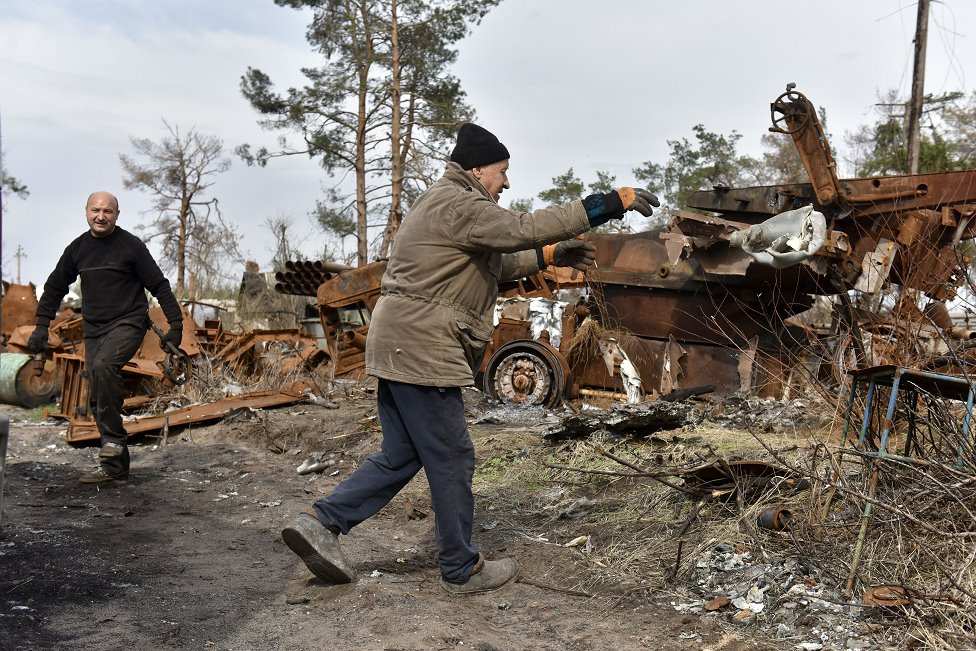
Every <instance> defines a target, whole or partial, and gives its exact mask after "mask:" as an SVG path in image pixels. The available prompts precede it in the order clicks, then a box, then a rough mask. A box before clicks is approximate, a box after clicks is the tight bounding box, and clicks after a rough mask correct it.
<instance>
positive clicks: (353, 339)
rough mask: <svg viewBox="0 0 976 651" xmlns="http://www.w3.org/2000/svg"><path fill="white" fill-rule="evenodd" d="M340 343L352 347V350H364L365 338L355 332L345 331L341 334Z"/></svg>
mask: <svg viewBox="0 0 976 651" xmlns="http://www.w3.org/2000/svg"><path fill="white" fill-rule="evenodd" d="M342 341H343V343H345V344H346V345H347V346H352V347H353V348H358V349H359V350H366V336H365V335H362V334H360V333H358V332H356V331H355V330H346V331H345V332H343V333H342Z"/></svg>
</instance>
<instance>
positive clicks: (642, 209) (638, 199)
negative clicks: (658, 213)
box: [617, 188, 661, 217]
mask: <svg viewBox="0 0 976 651" xmlns="http://www.w3.org/2000/svg"><path fill="white" fill-rule="evenodd" d="M617 194H619V195H620V201H621V202H622V203H623V204H624V210H636V211H637V212H639V213H640V214H642V215H644V216H645V217H650V216H651V215H652V214H653V213H654V210H653V209H652V208H651V206H653V207H654V208H658V207H660V205H661V202H660V201H658V200H657V197H656V196H655V195H654V193H652V192H648V191H647V190H645V189H644V188H620V189H619V190H617Z"/></svg>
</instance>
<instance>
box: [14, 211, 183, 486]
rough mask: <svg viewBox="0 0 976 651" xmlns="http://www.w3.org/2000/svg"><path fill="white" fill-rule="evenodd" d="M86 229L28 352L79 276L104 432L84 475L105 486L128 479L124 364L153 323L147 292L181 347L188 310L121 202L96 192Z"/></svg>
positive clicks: (55, 282) (92, 398) (53, 287)
mask: <svg viewBox="0 0 976 651" xmlns="http://www.w3.org/2000/svg"><path fill="white" fill-rule="evenodd" d="M85 216H86V217H87V219H88V227H89V230H88V231H87V232H86V233H83V234H82V235H80V236H79V237H78V238H77V239H75V240H74V241H73V242H72V243H71V244H69V245H68V246H67V248H65V250H64V253H62V254H61V259H60V260H58V264H57V266H56V267H55V268H54V271H52V272H51V275H50V276H49V277H48V279H47V282H46V283H44V293H43V294H42V295H41V300H40V301H39V302H38V305H37V328H35V330H34V333H33V334H32V335H31V336H30V339H29V340H28V342H27V346H28V348H29V349H30V351H31V353H34V354H37V353H40V352H43V351H44V349H45V348H46V347H47V341H48V326H49V325H50V323H51V319H53V318H54V316H55V314H57V311H58V307H60V305H61V299H63V298H64V296H65V294H67V293H68V287H69V286H70V285H71V283H73V282H74V281H75V279H76V278H78V276H81V295H82V303H83V304H82V307H81V315H82V332H83V334H84V337H85V369H86V372H87V375H88V403H89V405H91V406H92V407H93V408H94V417H95V424H96V425H97V426H98V431H99V433H100V434H101V450H99V453H98V457H99V462H100V466H99V468H98V470H97V471H95V472H94V473H92V474H90V475H85V476H83V477H82V478H81V482H82V483H85V484H102V483H105V482H111V481H116V480H125V479H128V477H129V448H128V446H127V445H126V432H125V427H123V425H122V400H123V398H124V396H123V385H122V374H121V370H122V367H123V366H124V365H125V363H126V362H128V361H129V360H130V359H131V358H132V356H133V355H134V354H135V353H136V351H137V350H139V346H140V345H141V344H142V340H143V338H144V337H145V335H146V330H148V328H149V315H148V309H149V301H148V300H147V299H146V291H145V290H147V289H148V290H149V292H150V293H152V295H153V296H155V297H156V300H158V301H159V305H160V307H162V308H163V312H164V313H165V315H166V320H167V321H168V322H169V331H168V332H167V333H166V334H165V335H164V336H163V337H161V340H160V342H159V344H160V346H162V347H163V349H164V350H165V349H166V344H167V343H172V344H173V345H175V346H177V347H178V346H179V345H180V342H181V340H182V338H183V312H182V310H181V309H180V304H179V303H178V302H177V301H176V297H175V296H174V295H173V290H172V289H171V288H170V285H169V281H168V280H166V277H165V276H163V272H162V271H160V269H159V265H158V264H156V261H155V260H154V259H153V257H152V255H151V254H150V253H149V249H147V248H146V245H145V244H144V243H143V242H142V240H140V239H139V238H138V237H136V236H135V235H133V234H132V233H129V232H128V231H125V230H122V229H121V228H118V227H117V226H116V225H115V222H116V221H118V219H119V201H118V199H116V198H115V196H113V195H112V194H110V193H108V192H95V193H93V194H92V195H91V196H90V197H88V203H86V204H85Z"/></svg>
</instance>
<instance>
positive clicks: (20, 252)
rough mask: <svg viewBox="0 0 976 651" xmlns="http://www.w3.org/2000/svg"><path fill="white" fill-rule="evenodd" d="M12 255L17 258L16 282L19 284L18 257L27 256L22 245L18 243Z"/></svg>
mask: <svg viewBox="0 0 976 651" xmlns="http://www.w3.org/2000/svg"><path fill="white" fill-rule="evenodd" d="M14 256H15V257H16V258H17V284H18V285H19V284H20V259H21V258H26V257H27V254H26V253H25V252H24V247H22V246H21V245H19V244H18V245H17V252H16V253H14Z"/></svg>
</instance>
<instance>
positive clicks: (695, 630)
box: [0, 394, 771, 651]
mask: <svg viewBox="0 0 976 651" xmlns="http://www.w3.org/2000/svg"><path fill="white" fill-rule="evenodd" d="M337 403H338V405H339V408H338V409H335V410H326V409H322V408H320V407H315V406H295V407H291V408H287V409H281V410H274V411H266V412H258V413H256V414H253V415H252V418H251V419H250V420H237V421H223V422H221V423H219V424H217V425H212V426H209V427H200V428H194V429H191V430H186V431H183V432H176V433H174V434H173V435H172V436H171V438H170V439H169V441H168V444H166V445H162V444H161V441H159V440H158V439H155V438H143V439H139V440H137V441H136V442H135V446H134V448H133V468H132V477H131V479H130V480H129V481H128V482H126V483H124V484H118V485H109V486H103V487H100V488H99V487H93V486H85V485H81V484H79V483H78V482H77V477H78V475H79V474H80V473H81V472H83V471H85V470H87V469H89V468H92V467H94V465H95V452H96V449H95V448H91V447H87V448H75V447H71V446H69V445H67V444H65V443H64V441H63V428H62V426H61V424H59V423H56V422H54V421H38V420H37V419H36V417H34V418H33V419H32V418H31V414H30V413H28V412H26V411H24V410H18V409H16V408H3V410H4V413H7V414H8V415H9V416H10V418H11V434H10V442H9V450H8V454H7V481H6V489H5V497H4V503H3V504H4V512H3V528H2V530H0V649H3V650H15V649H16V650H20V649H25V650H26V649H31V650H34V649H87V650H91V651H108V650H111V649H130V650H134V649H221V650H231V649H239V650H263V649H389V650H393V649H402V650H408V649H409V650H415V649H416V650H420V649H423V650H427V649H477V650H480V651H490V650H509V649H513V650H514V649H518V650H528V649H534V650H543V649H545V650H562V649H567V650H579V651H584V650H591V649H592V650H595V649H613V650H621V649H644V648H650V649H712V650H715V651H718V650H720V649H721V650H734V651H744V650H745V649H754V648H767V647H764V646H762V645H761V644H759V643H757V642H754V641H750V640H748V639H744V638H743V634H742V633H740V632H737V631H725V630H722V629H720V628H716V624H715V623H714V620H708V619H699V618H698V617H696V616H693V615H682V614H679V613H677V612H675V611H674V609H673V608H670V607H669V606H667V604H666V603H656V602H655V601H654V600H648V599H642V600H640V601H635V600H634V599H632V598H629V597H628V593H627V591H626V590H625V589H622V588H621V589H616V588H615V586H607V587H606V589H605V590H602V591H601V592H600V594H594V593H587V594H591V595H593V596H583V594H584V591H582V590H578V589H576V587H577V586H579V585H580V582H581V579H582V578H583V577H585V576H586V574H587V573H588V572H591V571H592V569H593V568H592V567H591V566H588V564H587V563H586V562H585V560H584V559H583V558H582V557H581V556H580V555H579V554H578V553H577V552H576V551H575V550H573V549H570V548H565V547H562V546H559V545H552V544H545V541H544V540H543V536H540V535H538V532H537V531H535V533H534V534H533V535H531V536H530V535H526V532H527V531H529V530H531V528H532V527H531V522H532V518H533V514H531V513H510V514H505V518H504V519H503V520H504V523H505V526H495V525H494V524H492V525H490V526H489V524H488V523H489V522H491V523H495V522H497V521H498V519H497V518H492V517H491V516H492V515H493V514H490V513H485V512H484V511H482V510H479V512H478V513H477V514H476V533H475V536H476V538H475V541H476V543H477V544H478V545H479V546H480V547H481V548H482V550H483V551H484V552H485V553H486V555H487V556H489V557H492V556H494V557H498V556H506V555H514V556H515V557H517V558H518V559H519V561H520V563H521V566H522V577H523V581H522V582H519V583H516V584H514V585H511V586H506V587H505V588H503V589H502V590H500V591H498V592H495V593H491V594H487V595H481V596H473V597H465V598H457V597H451V596H449V595H447V594H446V593H444V592H443V591H442V589H441V588H440V586H439V585H438V582H437V578H438V572H437V567H436V564H435V561H434V551H435V550H434V537H433V526H434V525H433V517H432V516H430V515H428V514H430V505H429V500H428V497H427V487H426V482H425V481H424V479H423V476H422V475H421V476H419V477H418V478H417V479H415V480H414V481H413V482H412V483H411V484H410V485H409V486H408V487H407V489H406V490H405V491H404V492H403V493H401V495H400V496H398V497H397V498H396V500H394V502H393V503H391V504H390V505H389V506H388V507H387V508H386V509H384V510H383V511H382V512H381V513H380V514H379V515H378V516H377V517H375V518H373V519H372V520H370V521H368V522H366V523H364V524H363V525H362V526H360V527H359V528H357V529H356V530H354V531H353V532H352V533H351V535H349V536H346V537H344V538H343V540H342V542H343V545H344V548H345V549H346V550H347V554H348V556H349V557H350V559H352V560H353V562H354V564H355V566H356V568H357V571H358V573H359V580H358V582H356V583H355V584H352V585H346V586H331V585H326V584H323V583H322V582H320V581H318V580H317V579H315V578H314V577H312V575H311V574H310V573H309V572H308V571H307V570H306V568H305V567H304V565H303V564H302V563H301V562H300V561H299V560H298V559H297V557H295V556H294V555H293V554H292V553H291V552H289V551H288V550H287V548H285V546H284V544H283V543H282V542H281V538H280V535H279V531H280V529H281V527H282V526H283V524H285V523H286V522H287V521H288V519H290V518H291V517H292V516H293V515H294V514H295V513H297V512H300V511H302V510H307V509H308V507H309V506H310V504H311V502H312V501H313V500H314V499H315V498H316V497H318V496H320V495H322V494H325V493H327V492H328V491H329V490H330V489H331V488H332V487H333V486H334V485H335V484H337V483H338V482H339V481H340V480H341V479H342V478H344V477H345V476H346V475H347V474H348V473H349V472H350V471H351V470H352V469H353V468H354V467H355V466H356V465H357V464H358V462H359V461H360V460H361V459H362V458H364V457H365V456H366V455H368V454H369V453H370V452H372V451H373V450H375V449H376V448H377V447H378V442H379V440H380V434H379V432H378V429H377V427H376V425H375V417H374V415H375V407H374V403H373V399H372V397H370V396H369V395H366V394H364V395H362V396H361V397H356V396H345V397H341V398H339V399H338V400H337ZM472 432H473V436H474V438H475V445H476V447H477V448H478V450H479V463H483V462H484V457H485V455H486V454H489V453H491V451H492V450H495V451H497V448H498V445H499V443H498V441H499V438H498V432H496V431H494V430H493V426H491V425H483V426H477V427H473V428H472ZM313 453H314V454H315V455H321V456H325V457H328V458H331V459H332V460H333V461H334V462H335V464H334V465H333V466H332V467H330V468H328V469H327V470H326V471H325V472H323V473H321V474H310V475H299V474H298V473H297V472H296V468H297V467H298V466H299V465H300V464H301V462H302V461H304V460H305V459H306V458H307V457H308V456H309V455H311V454H313ZM476 488H477V487H476ZM479 490H490V489H479ZM482 497H486V496H485V495H483V494H479V498H482ZM487 497H489V498H490V495H488V496H487ZM488 501H489V502H490V499H489V500H488ZM424 516H426V517H424ZM663 599H664V601H666V597H665V598H663ZM659 601H660V600H659ZM769 648H771V647H769Z"/></svg>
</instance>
